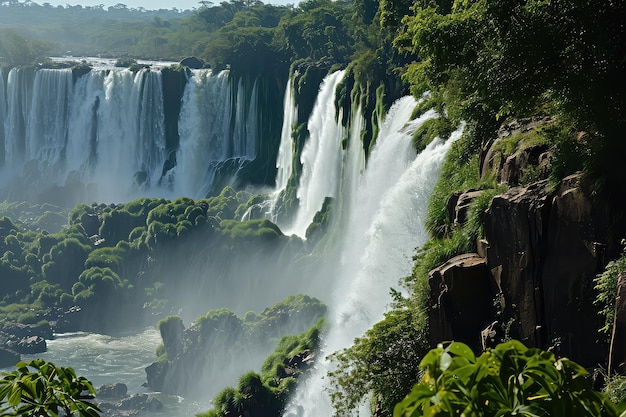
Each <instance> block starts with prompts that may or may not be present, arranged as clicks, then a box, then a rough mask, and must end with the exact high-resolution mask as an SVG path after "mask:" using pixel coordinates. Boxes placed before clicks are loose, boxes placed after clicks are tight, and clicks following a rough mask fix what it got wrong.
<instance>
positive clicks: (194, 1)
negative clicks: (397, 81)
mask: <svg viewBox="0 0 626 417" xmlns="http://www.w3.org/2000/svg"><path fill="white" fill-rule="evenodd" d="M221 1H222V0H213V3H214V4H219V3H220V2H221ZM34 2H35V3H38V4H43V3H50V4H51V5H53V6H58V5H62V6H65V5H66V4H70V5H72V6H73V5H76V4H81V5H83V6H96V5H98V4H104V7H105V8H107V7H109V6H114V5H116V4H118V3H122V4H125V5H127V6H128V7H133V8H136V7H143V8H145V9H171V8H172V7H176V8H177V9H192V8H194V7H196V8H197V7H199V6H200V2H199V0H118V1H116V0H65V1H63V0H60V1H59V0H34ZM263 3H271V4H287V3H291V4H295V3H298V2H297V1H293V0H291V1H289V0H267V1H263Z"/></svg>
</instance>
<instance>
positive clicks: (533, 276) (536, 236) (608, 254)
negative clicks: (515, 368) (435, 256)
mask: <svg viewBox="0 0 626 417" xmlns="http://www.w3.org/2000/svg"><path fill="white" fill-rule="evenodd" d="M594 200H595V197H594V193H593V192H592V191H591V190H590V188H589V187H587V186H586V185H585V184H584V182H583V181H582V174H575V175H571V176H569V177H566V178H564V179H563V180H562V181H561V183H560V184H559V186H558V187H557V188H556V190H554V191H551V190H550V188H549V186H548V183H547V181H539V182H537V183H534V184H531V185H529V186H527V187H513V188H511V189H509V190H508V191H507V192H505V193H503V194H501V195H498V196H496V197H494V199H493V200H492V202H491V205H490V207H489V209H488V210H487V215H486V218H485V226H484V233H485V240H486V241H487V243H486V245H484V247H485V248H486V252H487V265H488V268H489V270H490V271H491V274H492V276H493V278H494V280H495V281H496V283H498V285H499V286H500V289H501V291H502V310H503V321H502V323H503V326H504V324H505V323H507V326H506V330H507V332H508V335H507V336H509V337H513V338H517V339H521V340H522V341H523V342H524V343H526V344H527V345H529V346H537V347H542V348H548V347H551V348H553V349H554V350H555V351H556V353H558V354H559V355H562V356H567V357H569V358H571V359H573V360H576V361H578V362H579V363H581V364H582V365H583V366H594V365H596V364H598V363H602V362H604V359H605V356H606V352H605V351H604V348H599V346H598V343H597V329H599V328H600V327H601V320H600V318H599V317H598V315H597V312H596V310H597V308H596V307H595V306H594V305H593V300H594V299H595V292H594V289H593V287H594V283H593V280H594V278H595V276H596V275H597V274H598V273H600V272H601V271H602V270H603V269H604V267H605V265H606V263H607V262H608V261H609V260H611V259H615V258H617V257H618V256H619V254H620V250H621V248H620V243H619V241H620V239H621V238H622V237H623V236H626V225H625V224H624V222H625V221H624V219H623V218H622V217H621V216H618V215H616V214H615V212H614V211H613V209H611V206H610V205H609V204H606V203H599V202H598V201H594Z"/></svg>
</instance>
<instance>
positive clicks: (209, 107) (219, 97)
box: [175, 70, 229, 197]
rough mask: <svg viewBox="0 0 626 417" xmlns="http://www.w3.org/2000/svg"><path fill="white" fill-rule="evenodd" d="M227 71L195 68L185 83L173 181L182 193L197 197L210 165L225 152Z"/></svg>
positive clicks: (203, 192)
mask: <svg viewBox="0 0 626 417" xmlns="http://www.w3.org/2000/svg"><path fill="white" fill-rule="evenodd" d="M227 97H228V73H227V72H221V73H219V74H217V75H214V74H213V73H212V71H211V70H195V71H193V74H192V76H191V78H190V79H189V80H188V82H187V87H186V89H185V93H184V95H183V103H182V107H181V111H180V120H179V123H178V133H179V135H180V148H179V150H178V154H177V160H178V162H179V164H178V166H177V167H176V173H175V175H176V184H177V187H178V189H179V190H180V192H181V194H182V195H188V196H191V197H201V196H204V195H206V193H207V192H208V191H209V189H208V187H209V186H210V184H211V183H212V179H211V178H210V167H211V166H214V165H215V164H216V163H217V162H218V161H221V160H223V159H224V157H225V156H226V155H227V150H226V143H225V142H224V137H227V134H228V129H229V128H228V118H229V106H227V104H226V101H227Z"/></svg>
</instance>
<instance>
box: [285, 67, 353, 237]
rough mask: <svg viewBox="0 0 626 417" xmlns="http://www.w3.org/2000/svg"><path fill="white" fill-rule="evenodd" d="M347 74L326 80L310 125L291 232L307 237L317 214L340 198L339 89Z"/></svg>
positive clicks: (303, 152)
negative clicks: (328, 201)
mask: <svg viewBox="0 0 626 417" xmlns="http://www.w3.org/2000/svg"><path fill="white" fill-rule="evenodd" d="M344 74H345V71H336V72H334V73H332V74H330V75H328V76H326V78H324V80H323V81H322V84H321V86H320V90H319V93H318V95H317V99H316V101H315V105H314V107H313V111H312V112H311V117H310V118H309V122H308V125H307V127H308V130H309V134H310V135H309V139H308V140H307V142H306V144H305V145H304V148H303V149H302V155H301V157H300V161H301V162H302V175H301V176H300V185H299V187H298V194H297V196H298V200H299V207H298V212H297V214H296V217H295V220H294V223H293V227H292V228H291V230H288V231H287V233H288V234H291V233H294V234H296V235H298V236H302V237H303V236H304V235H305V232H306V229H307V227H308V226H309V224H310V223H311V221H312V220H313V217H314V216H315V213H316V212H317V211H319V210H320V209H321V208H322V204H323V203H324V199H325V198H326V197H336V196H337V192H338V182H337V178H338V177H339V171H340V169H341V159H342V154H341V139H342V137H343V134H344V129H343V127H342V126H341V123H340V121H341V115H339V117H337V109H336V107H335V104H334V103H335V99H334V98H335V90H336V89H337V85H339V83H340V82H341V80H342V79H343V76H344Z"/></svg>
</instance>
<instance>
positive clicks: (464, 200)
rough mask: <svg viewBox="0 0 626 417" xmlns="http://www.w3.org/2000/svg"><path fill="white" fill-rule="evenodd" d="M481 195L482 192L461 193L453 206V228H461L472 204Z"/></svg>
mask: <svg viewBox="0 0 626 417" xmlns="http://www.w3.org/2000/svg"><path fill="white" fill-rule="evenodd" d="M482 193H483V190H467V191H464V192H463V193H461V194H460V195H459V197H458V199H457V201H456V205H455V206H454V226H455V227H457V226H461V225H463V224H464V223H465V222H466V221H467V217H468V214H469V209H470V206H471V204H472V202H473V201H474V200H475V199H476V198H477V197H479V196H480V195H481V194H482Z"/></svg>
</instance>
